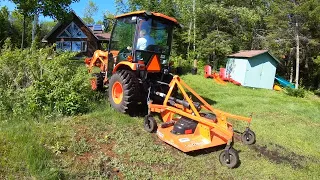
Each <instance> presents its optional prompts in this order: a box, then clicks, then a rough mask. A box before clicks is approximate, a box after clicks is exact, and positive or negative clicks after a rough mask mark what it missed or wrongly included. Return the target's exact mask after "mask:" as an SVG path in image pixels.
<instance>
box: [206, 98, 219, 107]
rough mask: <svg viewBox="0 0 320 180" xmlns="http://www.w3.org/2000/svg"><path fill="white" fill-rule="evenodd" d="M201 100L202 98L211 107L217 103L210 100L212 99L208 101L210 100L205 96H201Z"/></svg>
mask: <svg viewBox="0 0 320 180" xmlns="http://www.w3.org/2000/svg"><path fill="white" fill-rule="evenodd" d="M202 98H203V99H204V100H205V101H206V102H207V103H208V104H210V105H211V106H213V105H216V104H217V103H218V102H217V101H215V100H212V99H210V98H207V97H205V96H202Z"/></svg>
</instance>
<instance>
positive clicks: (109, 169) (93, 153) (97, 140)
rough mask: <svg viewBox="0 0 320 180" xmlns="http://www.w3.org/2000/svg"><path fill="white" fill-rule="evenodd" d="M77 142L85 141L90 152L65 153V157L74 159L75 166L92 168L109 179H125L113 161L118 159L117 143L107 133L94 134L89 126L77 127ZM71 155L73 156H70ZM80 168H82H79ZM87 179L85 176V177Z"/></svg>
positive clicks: (75, 127)
mask: <svg viewBox="0 0 320 180" xmlns="http://www.w3.org/2000/svg"><path fill="white" fill-rule="evenodd" d="M73 128H74V129H75V131H76V132H75V136H74V138H75V140H77V141H79V140H80V139H85V141H86V143H87V144H88V146H90V151H88V152H85V153H83V154H80V155H76V154H75V153H74V152H68V153H65V155H68V156H72V157H74V164H78V165H80V166H81V168H87V167H89V166H90V167H91V169H94V171H95V172H98V174H99V175H102V176H104V177H107V178H108V179H114V178H116V179H124V176H123V174H122V172H121V171H120V169H119V168H116V167H114V166H113V165H112V163H111V161H112V160H113V159H117V158H118V157H117V154H116V153H115V152H114V151H113V148H114V146H115V144H116V143H115V141H113V140H112V139H108V138H106V137H108V134H106V133H105V132H101V133H100V132H94V131H93V130H92V129H90V128H89V127H87V126H84V125H75V126H74V127H73ZM70 153H71V154H70ZM79 168H80V167H79ZM81 168H80V169H81ZM84 177H85V176H84Z"/></svg>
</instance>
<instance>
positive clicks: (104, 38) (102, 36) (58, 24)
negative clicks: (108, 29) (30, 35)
mask: <svg viewBox="0 0 320 180" xmlns="http://www.w3.org/2000/svg"><path fill="white" fill-rule="evenodd" d="M71 13H72V15H73V19H72V21H73V20H74V18H77V19H78V20H79V21H80V22H81V23H82V24H83V27H85V28H86V29H87V30H88V31H89V32H90V33H91V34H92V35H93V36H94V37H95V38H96V39H97V40H108V39H110V34H109V33H101V34H102V35H101V34H100V35H99V36H98V35H97V34H95V33H94V32H93V31H92V29H91V28H89V27H88V26H87V25H86V24H85V23H84V22H83V20H82V19H81V18H80V17H79V16H78V15H77V14H76V13H75V12H74V11H71ZM72 21H71V22H72ZM71 22H70V23H71ZM63 23H64V22H60V21H59V22H58V23H57V24H56V25H55V26H54V27H53V29H52V30H51V31H50V32H49V33H48V34H47V35H46V36H45V37H44V38H43V39H42V42H47V39H49V38H50V36H51V35H52V34H54V32H55V31H57V30H58V29H59V27H60V26H61V25H62V24H63ZM108 34H109V36H108ZM108 37H109V38H108Z"/></svg>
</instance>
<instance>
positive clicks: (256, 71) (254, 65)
mask: <svg viewBox="0 0 320 180" xmlns="http://www.w3.org/2000/svg"><path fill="white" fill-rule="evenodd" d="M247 65H248V66H247V73H246V78H245V82H244V86H249V87H256V88H260V81H261V76H262V75H263V73H262V72H263V63H261V61H255V60H253V59H251V60H249V63H248V64H247Z"/></svg>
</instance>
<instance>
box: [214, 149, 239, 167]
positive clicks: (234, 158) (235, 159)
mask: <svg viewBox="0 0 320 180" xmlns="http://www.w3.org/2000/svg"><path fill="white" fill-rule="evenodd" d="M219 161H220V163H221V164H222V165H224V166H227V167H228V168H234V167H236V166H237V165H238V163H239V154H238V152H237V151H236V150H235V149H233V148H230V149H229V162H228V160H227V157H226V150H223V151H222V152H221V154H220V156H219Z"/></svg>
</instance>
